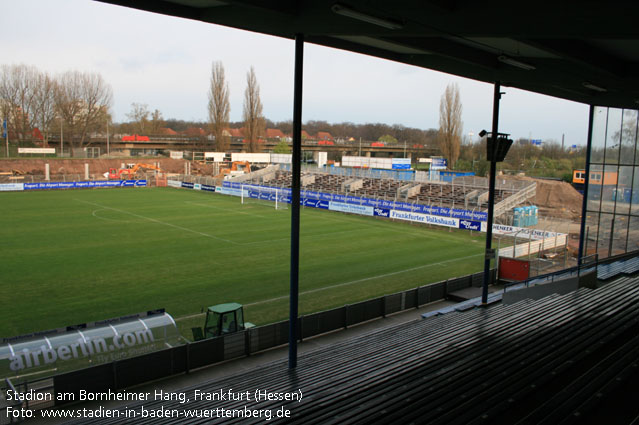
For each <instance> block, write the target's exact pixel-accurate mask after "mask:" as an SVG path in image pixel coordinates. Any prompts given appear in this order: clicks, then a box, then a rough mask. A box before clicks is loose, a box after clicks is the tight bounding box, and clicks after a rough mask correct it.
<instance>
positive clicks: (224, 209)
mask: <svg viewBox="0 0 639 425" xmlns="http://www.w3.org/2000/svg"><path fill="white" fill-rule="evenodd" d="M184 202H185V203H187V204H191V205H197V206H198V207H205V208H213V209H215V210H220V211H229V212H231V213H232V214H246V215H252V216H253V217H259V218H266V217H265V216H263V215H259V214H253V213H250V212H246V211H237V210H234V209H231V208H221V207H217V206H215V205H207V204H200V203H198V202H194V201H184Z"/></svg>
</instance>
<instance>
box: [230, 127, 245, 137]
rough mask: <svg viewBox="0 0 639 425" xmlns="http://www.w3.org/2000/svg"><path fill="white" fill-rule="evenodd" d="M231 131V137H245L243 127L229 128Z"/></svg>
mask: <svg viewBox="0 0 639 425" xmlns="http://www.w3.org/2000/svg"><path fill="white" fill-rule="evenodd" d="M229 133H230V134H231V137H244V129H243V128H229Z"/></svg>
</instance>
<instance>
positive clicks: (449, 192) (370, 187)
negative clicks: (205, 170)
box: [250, 170, 521, 209]
mask: <svg viewBox="0 0 639 425" xmlns="http://www.w3.org/2000/svg"><path fill="white" fill-rule="evenodd" d="M308 174H310V173H303V174H302V176H303V177H304V176H306V175H308ZM312 175H313V176H315V180H314V182H312V183H309V184H304V187H303V188H304V190H311V191H318V192H326V193H339V194H345V195H353V196H360V197H365V198H377V199H384V200H393V201H395V200H397V201H402V202H409V203H417V204H424V205H434V206H440V207H448V208H464V209H483V208H486V205H487V202H488V197H487V188H486V186H485V184H486V183H485V182H484V180H482V179H478V178H472V179H464V178H462V179H459V180H460V181H459V182H457V181H455V183H452V184H451V183H440V182H421V183H420V187H419V191H418V192H417V193H415V194H412V195H410V196H407V193H402V190H401V188H402V187H403V186H405V185H406V181H400V180H393V179H378V178H370V177H362V178H358V179H357V180H358V181H359V180H362V185H361V187H360V188H358V189H356V190H348V188H349V187H350V185H349V184H348V183H349V182H350V181H352V180H354V179H353V178H352V177H348V176H341V175H334V174H328V173H312ZM291 181H292V180H291V172H290V171H284V170H279V171H277V172H276V173H275V174H274V175H269V176H268V179H264V178H256V179H253V180H250V183H255V184H263V185H266V186H274V187H285V188H290V187H291ZM357 186H359V184H358V185H357ZM520 189H521V188H520V187H502V188H499V187H498V188H497V189H496V191H495V203H498V202H500V201H502V200H504V199H506V198H508V197H509V196H512V195H514V194H516V193H517V192H518V191H519V190H520Z"/></svg>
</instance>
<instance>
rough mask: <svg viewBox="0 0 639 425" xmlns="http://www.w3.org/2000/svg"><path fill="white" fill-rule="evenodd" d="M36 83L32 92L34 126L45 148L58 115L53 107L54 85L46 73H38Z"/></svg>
mask: <svg viewBox="0 0 639 425" xmlns="http://www.w3.org/2000/svg"><path fill="white" fill-rule="evenodd" d="M36 81H37V82H36V86H35V92H34V102H35V105H34V106H35V111H34V112H35V124H36V125H37V127H38V128H39V129H40V132H41V133H42V136H43V140H42V142H43V144H44V146H45V147H47V146H48V144H49V136H50V135H51V133H52V131H53V127H54V122H55V119H56V117H57V115H58V112H57V110H56V105H55V84H56V83H55V80H54V79H53V78H51V77H50V76H49V74H47V73H38V77H37V80H36Z"/></svg>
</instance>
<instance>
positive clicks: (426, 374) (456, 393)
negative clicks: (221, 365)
mask: <svg viewBox="0 0 639 425" xmlns="http://www.w3.org/2000/svg"><path fill="white" fill-rule="evenodd" d="M638 303H639V278H637V277H632V278H631V277H623V278H619V279H616V280H615V281H613V282H611V283H608V284H605V285H604V286H603V287H601V288H599V289H595V290H590V289H586V288H582V289H580V290H578V291H576V292H572V293H569V294H566V295H562V296H559V295H552V296H549V297H546V298H543V299H540V300H537V301H531V300H524V301H521V302H519V303H515V304H511V305H503V304H497V305H493V306H492V307H489V308H474V309H472V310H469V311H465V312H460V311H455V312H452V313H449V314H446V315H442V316H433V317H430V318H428V319H424V320H418V321H413V322H409V323H407V324H403V325H398V326H393V327H390V328H385V329H381V330H378V331H375V332H372V333H369V334H366V335H363V336H360V337H358V338H355V339H350V340H344V341H343V342H340V343H336V344H333V345H330V346H327V347H325V348H320V349H318V350H315V351H312V352H309V353H306V354H305V355H302V356H300V358H299V362H298V367H297V369H296V370H294V371H290V370H289V369H287V364H286V362H285V360H282V361H278V362H275V363H272V364H268V365H266V366H264V367H262V368H260V369H259V370H249V371H246V372H242V373H240V374H238V375H235V376H232V377H229V378H225V379H221V380H217V381H211V382H206V383H202V384H198V385H197V386H196V387H191V388H188V389H184V390H182V391H186V392H192V391H193V390H194V389H196V388H197V389H199V390H201V391H204V392H214V391H217V390H219V389H225V390H226V389H231V388H232V389H233V391H236V392H241V391H247V390H248V391H250V392H251V393H253V391H254V390H255V389H256V388H262V389H267V390H268V391H270V392H275V393H290V392H295V391H297V390H301V391H302V393H303V398H302V400H301V402H296V401H288V402H287V401H281V400H279V401H277V400H273V401H265V402H262V403H259V404H253V405H251V404H250V403H249V406H248V407H250V408H253V409H258V408H259V409H277V408H278V407H280V406H282V405H284V406H285V408H286V409H289V410H290V413H291V417H290V418H287V419H283V420H281V422H286V423H304V424H319V423H322V424H325V423H336V424H337V423H339V424H344V423H384V424H388V423H440V424H467V423H480V422H481V423H497V424H511V423H547V424H556V423H575V422H578V423H593V424H594V423H606V424H617V423H619V424H621V423H630V422H631V421H632V419H633V418H635V417H636V415H637V413H638V412H637V404H636V394H637V392H636V391H637V389H638V387H639V379H637V378H638V377H639V370H638V368H637V359H638V358H639V309H637V304H638ZM245 405H247V403H246V402H244V401H221V402H216V403H215V404H214V406H212V405H211V403H210V402H205V401H192V402H190V403H187V404H182V403H180V402H178V401H173V402H166V401H165V402H161V401H156V402H146V403H144V407H145V408H146V409H160V407H161V406H162V407H163V408H164V409H176V410H184V409H210V408H211V407H214V408H217V407H224V408H225V409H238V411H239V410H241V409H243V408H244V406H245ZM127 408H129V409H138V410H140V409H141V405H137V406H136V405H131V404H129V406H128V407H127ZM239 421H240V422H242V423H258V422H263V421H264V419H263V418H251V419H248V418H242V419H241V420H239ZM179 422H186V421H179ZM83 423H88V421H87V420H84V421H83ZM100 423H109V422H108V420H107V421H105V419H101V420H100ZM113 423H115V422H113ZM136 423H157V419H150V418H149V419H147V420H146V422H145V420H143V419H138V420H136Z"/></svg>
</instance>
